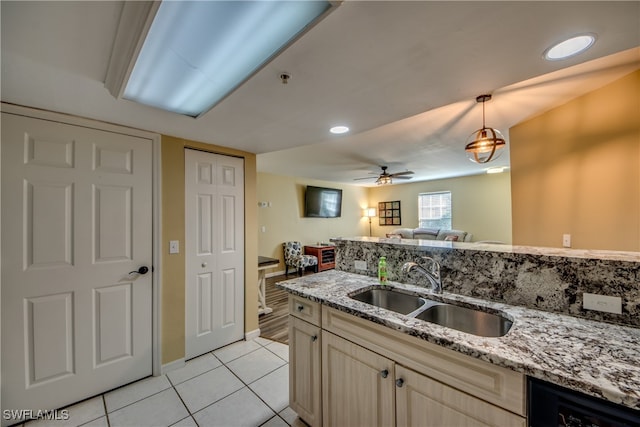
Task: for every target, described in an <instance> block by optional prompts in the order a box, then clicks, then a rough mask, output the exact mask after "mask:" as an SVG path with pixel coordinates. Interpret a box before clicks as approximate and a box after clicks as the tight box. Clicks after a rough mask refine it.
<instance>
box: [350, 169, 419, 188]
mask: <svg viewBox="0 0 640 427" xmlns="http://www.w3.org/2000/svg"><path fill="white" fill-rule="evenodd" d="M380 168H381V169H382V173H381V174H380V175H378V176H377V178H376V177H374V176H367V177H364V178H355V179H354V181H359V180H361V179H373V178H376V184H378V185H387V184H393V178H396V179H411V177H410V176H407V175H413V171H409V170H407V171H403V172H395V173H389V172H387V168H388V166H380Z"/></svg>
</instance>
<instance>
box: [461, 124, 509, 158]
mask: <svg viewBox="0 0 640 427" xmlns="http://www.w3.org/2000/svg"><path fill="white" fill-rule="evenodd" d="M505 145H506V142H505V140H504V137H503V136H502V133H500V131H499V130H497V129H493V128H487V127H483V128H482V129H478V130H477V131H475V132H473V133H472V134H471V135H470V136H469V138H467V145H466V146H465V148H464V150H465V151H466V152H467V157H468V158H469V160H471V161H472V162H476V163H488V162H490V161H491V160H495V159H497V158H498V157H500V155H501V154H502V149H503V148H504V147H505Z"/></svg>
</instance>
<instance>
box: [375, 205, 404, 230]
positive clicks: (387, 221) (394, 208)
mask: <svg viewBox="0 0 640 427" xmlns="http://www.w3.org/2000/svg"><path fill="white" fill-rule="evenodd" d="M378 218H379V221H380V225H402V215H401V213H400V200H393V201H390V202H379V203H378Z"/></svg>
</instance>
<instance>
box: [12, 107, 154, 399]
mask: <svg viewBox="0 0 640 427" xmlns="http://www.w3.org/2000/svg"><path fill="white" fill-rule="evenodd" d="M1 150H2V404H3V409H34V410H39V409H55V408H59V407H62V406H64V405H67V404H69V403H73V402H77V401H79V400H82V399H84V398H87V397H89V396H93V395H95V394H99V393H101V392H104V391H106V390H109V389H112V388H114V387H118V386H120V385H123V384H126V383H129V382H131V381H134V380H137V379H139V378H142V377H145V376H148V375H150V374H151V368H152V364H151V272H149V273H148V274H146V275H139V274H129V273H130V272H131V271H134V270H138V268H139V267H141V266H148V267H149V268H150V267H151V260H152V210H151V209H152V207H151V154H152V143H151V141H150V140H148V139H144V138H139V137H133V136H128V135H123V134H115V133H111V132H106V131H101V130H96V129H90V128H87V127H82V126H75V125H69V124H63V123H58V122H53V121H48V120H41V119H35V118H28V117H23V116H18V115H13V114H9V113H2V145H1Z"/></svg>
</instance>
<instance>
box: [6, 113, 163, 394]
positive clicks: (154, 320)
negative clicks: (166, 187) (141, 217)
mask: <svg viewBox="0 0 640 427" xmlns="http://www.w3.org/2000/svg"><path fill="white" fill-rule="evenodd" d="M0 111H2V112H5V113H10V114H15V115H18V116H25V117H31V118H35V119H41V120H48V121H52V122H57V123H64V124H69V125H74V126H81V127H86V128H91V129H97V130H102V131H106V132H113V133H119V134H124V135H130V136H135V137H140V138H145V139H149V140H151V152H152V159H151V180H152V183H151V185H152V187H151V193H152V194H151V198H152V201H151V211H152V212H151V217H152V218H151V221H152V227H151V232H152V244H151V250H152V265H153V269H152V271H153V274H152V277H151V366H152V371H151V372H152V374H153V376H158V375H161V373H162V372H161V371H162V364H161V361H162V354H161V350H162V343H161V340H162V330H161V325H162V322H161V320H162V319H161V316H162V313H161V311H160V308H161V307H162V306H161V302H162V301H161V296H162V292H161V290H162V264H161V263H162V235H161V231H162V229H161V224H162V222H161V221H162V218H161V212H162V210H161V206H162V200H161V195H162V191H161V190H162V182H161V175H162V174H161V167H160V166H161V152H160V150H161V138H162V137H161V135H160V134H158V133H153V132H148V131H144V130H140V129H134V128H128V127H125V126H120V125H115V124H112V123H107V122H101V121H97V120H92V119H87V118H83V117H78V116H74V115H70V114H64V113H57V112H54V111H48V110H39V109H33V108H29V107H24V106H21V105H16V104H8V103H5V102H2V103H0ZM0 191H1V190H0ZM0 238H2V236H1V235H0ZM0 260H1V258H0ZM0 268H2V265H1V261H0ZM1 290H2V281H1V279H0V291H1ZM1 314H2V313H0V319H1V318H2V316H1ZM0 326H1V325H0ZM0 363H1V362H0ZM105 391H106V390H105Z"/></svg>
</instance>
